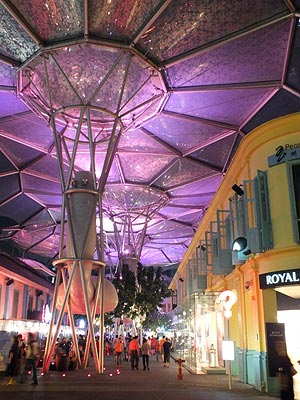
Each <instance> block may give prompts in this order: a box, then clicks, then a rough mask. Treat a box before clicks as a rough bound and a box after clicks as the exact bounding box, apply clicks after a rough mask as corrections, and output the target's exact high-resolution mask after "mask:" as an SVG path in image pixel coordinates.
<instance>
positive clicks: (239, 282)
mask: <svg viewBox="0 0 300 400" xmlns="http://www.w3.org/2000/svg"><path fill="white" fill-rule="evenodd" d="M299 127H300V115H299V114H293V115H290V116H288V117H282V118H279V119H276V120H273V121H271V122H269V123H266V124H264V125H262V126H260V127H259V128H257V129H255V130H254V131H253V132H252V133H251V134H249V135H247V137H245V138H244V139H243V141H242V142H241V144H240V146H239V148H238V150H237V152H236V155H235V157H234V159H233V162H232V163H231V165H230V168H229V170H228V172H227V174H226V176H225V177H224V180H223V182H222V184H221V186H220V188H219V190H218V192H217V193H216V196H215V198H214V200H213V202H212V203H211V205H210V207H209V208H208V209H207V212H206V214H205V216H204V218H203V221H202V222H201V225H200V226H199V228H198V230H197V232H196V234H195V237H194V239H193V241H192V243H191V245H190V247H189V248H188V251H187V253H186V255H185V257H184V259H183V260H182V262H181V264H180V266H179V268H178V270H177V272H176V274H175V276H174V278H173V280H172V282H171V284H170V288H171V289H173V291H174V296H173V299H172V301H173V308H174V310H173V314H174V316H173V329H174V337H175V344H174V345H175V351H176V352H177V353H178V354H179V355H180V356H182V357H184V358H185V359H186V362H187V363H188V364H189V366H190V368H191V369H193V370H194V371H195V372H200V371H201V370H203V369H205V368H216V369H219V370H220V373H222V372H223V371H224V369H225V370H226V368H227V370H228V363H226V362H224V357H223V354H222V346H223V342H224V340H228V339H230V341H233V343H234V353H235V354H234V360H232V361H231V362H230V367H231V370H232V374H233V375H235V376H237V377H239V379H240V380H241V381H242V382H245V383H249V384H250V385H253V386H254V387H255V388H256V389H258V390H260V391H263V392H268V393H273V394H276V393H278V392H279V387H278V378H277V377H276V373H277V371H276V343H277V342H278V341H280V342H284V345H285V346H286V347H287V352H288V354H289V356H290V357H291V360H292V362H293V363H294V364H296V365H297V360H299V359H300V340H299V339H300V322H299V321H300V318H299V317H300V306H299V298H300V245H299V242H300V233H299V232H300V132H299V131H300V128H299ZM237 242H242V247H236V244H237ZM227 290H229V291H231V292H233V293H234V294H235V296H236V299H237V301H236V302H235V303H233V304H231V305H230V306H231V307H230V308H231V309H232V310H231V311H232V315H231V317H230V318H224V301H220V294H221V293H222V292H224V291H227ZM227 300H229V301H231V300H230V299H227ZM227 300H226V301H227ZM227 372H228V371H227Z"/></svg>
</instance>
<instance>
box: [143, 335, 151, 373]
mask: <svg viewBox="0 0 300 400" xmlns="http://www.w3.org/2000/svg"><path fill="white" fill-rule="evenodd" d="M150 350H151V346H150V344H149V341H148V340H147V339H146V338H143V343H142V349H141V351H142V357H143V370H144V371H146V369H147V370H149V355H150Z"/></svg>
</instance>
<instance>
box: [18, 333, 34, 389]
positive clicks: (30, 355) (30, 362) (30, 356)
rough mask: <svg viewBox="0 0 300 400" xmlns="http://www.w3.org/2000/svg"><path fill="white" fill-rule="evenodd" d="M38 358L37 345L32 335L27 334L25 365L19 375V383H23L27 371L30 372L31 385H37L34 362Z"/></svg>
mask: <svg viewBox="0 0 300 400" xmlns="http://www.w3.org/2000/svg"><path fill="white" fill-rule="evenodd" d="M37 357H38V343H37V341H36V339H35V337H34V335H33V333H31V332H29V333H28V340H27V346H26V357H25V365H24V367H23V370H22V374H21V382H24V381H25V376H26V373H27V371H28V370H29V369H31V371H32V382H31V384H32V385H37V384H38V381H37V372H36V360H37Z"/></svg>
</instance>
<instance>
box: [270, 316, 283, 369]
mask: <svg viewBox="0 0 300 400" xmlns="http://www.w3.org/2000/svg"><path fill="white" fill-rule="evenodd" d="M266 339H267V352H268V364H269V375H270V376H276V375H277V372H278V368H279V367H280V365H279V356H278V352H277V350H278V349H279V348H281V349H282V348H284V349H285V350H286V342H285V329H284V324H283V323H279V322H267V323H266Z"/></svg>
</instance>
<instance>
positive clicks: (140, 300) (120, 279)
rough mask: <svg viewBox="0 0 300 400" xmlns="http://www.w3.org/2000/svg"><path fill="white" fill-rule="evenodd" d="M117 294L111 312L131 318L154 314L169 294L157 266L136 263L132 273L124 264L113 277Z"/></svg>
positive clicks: (169, 291) (116, 315)
mask: <svg viewBox="0 0 300 400" xmlns="http://www.w3.org/2000/svg"><path fill="white" fill-rule="evenodd" d="M112 282H113V284H114V285H115V287H116V290H117V292H118V296H119V303H118V305H117V307H116V308H115V309H114V311H113V312H112V313H113V315H114V316H115V317H122V316H126V317H128V318H131V319H135V318H136V317H141V316H143V317H144V318H147V317H148V316H150V315H152V314H153V315H154V314H155V312H156V311H157V309H158V308H159V307H162V305H163V301H164V299H166V298H167V297H170V296H171V290H169V289H168V286H167V284H166V282H165V281H164V279H163V277H162V269H161V268H160V267H159V268H157V269H156V270H154V268H153V267H143V266H142V264H140V263H138V265H137V272H136V274H134V272H133V271H131V270H130V269H129V267H128V265H124V266H123V268H122V272H121V274H118V275H117V276H116V278H114V279H113V281H112Z"/></svg>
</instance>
